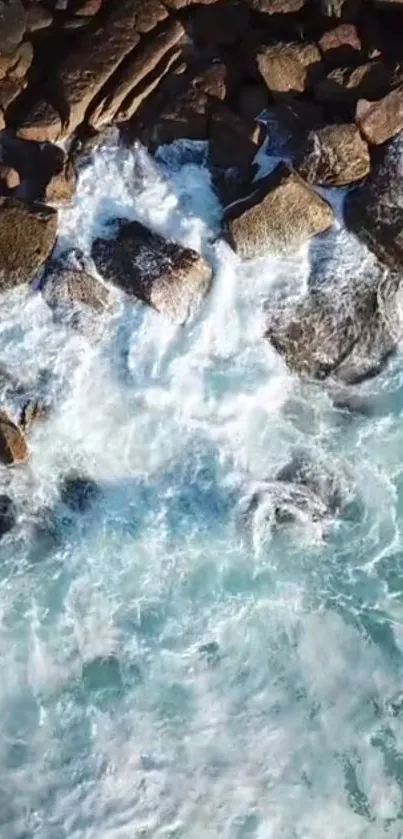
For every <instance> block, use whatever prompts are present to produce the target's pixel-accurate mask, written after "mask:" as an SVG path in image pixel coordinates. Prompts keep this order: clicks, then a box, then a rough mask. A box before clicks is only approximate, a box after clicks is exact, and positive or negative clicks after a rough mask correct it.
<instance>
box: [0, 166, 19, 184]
mask: <svg viewBox="0 0 403 839" xmlns="http://www.w3.org/2000/svg"><path fill="white" fill-rule="evenodd" d="M0 180H1V181H3V183H4V185H5V186H6V187H7V189H15V188H16V187H17V186H19V184H20V176H19V174H18V172H17V170H16V169H13V167H12V166H7V165H4V164H0Z"/></svg>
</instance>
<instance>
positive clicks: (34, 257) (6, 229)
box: [0, 198, 57, 291]
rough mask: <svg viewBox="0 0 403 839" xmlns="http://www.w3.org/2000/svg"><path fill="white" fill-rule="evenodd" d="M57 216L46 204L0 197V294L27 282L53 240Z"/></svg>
mask: <svg viewBox="0 0 403 839" xmlns="http://www.w3.org/2000/svg"><path fill="white" fill-rule="evenodd" d="M56 232H57V214H56V213H55V211H54V210H52V209H51V208H50V207H47V206H46V204H27V203H25V202H24V201H19V200H18V199H16V198H0V291H6V290H7V289H9V288H13V287H14V286H17V285H20V284H21V283H29V282H30V281H31V280H32V279H33V277H34V276H35V274H36V272H37V271H38V270H39V268H40V267H41V265H42V264H43V263H44V262H45V260H46V259H47V257H48V256H49V254H50V252H51V250H52V248H53V245H54V243H55V240H56Z"/></svg>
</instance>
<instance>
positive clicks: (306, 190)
mask: <svg viewBox="0 0 403 839" xmlns="http://www.w3.org/2000/svg"><path fill="white" fill-rule="evenodd" d="M226 221H227V225H228V230H229V234H230V240H231V242H232V244H233V245H234V247H235V250H236V251H237V253H239V254H240V256H242V257H246V258H251V257H252V258H253V257H257V256H263V255H265V254H267V253H287V252H289V251H292V250H294V249H295V248H298V247H299V246H300V245H301V244H302V243H303V242H305V241H306V240H307V239H310V238H311V237H312V236H315V235H316V234H317V233H323V232H324V231H325V230H327V229H328V228H329V227H331V225H332V222H333V211H332V208H331V207H330V205H329V204H328V203H327V201H324V200H323V198H321V197H320V196H319V195H317V193H316V192H314V190H313V189H312V188H311V187H310V186H309V185H308V184H307V183H306V182H305V181H304V180H303V179H302V178H301V177H300V176H299V175H298V174H297V173H296V172H295V171H293V169H291V168H290V167H289V166H287V165H286V164H284V163H280V164H279V165H278V166H277V167H276V169H275V170H274V172H272V173H271V174H270V175H268V177H266V178H264V179H262V180H261V181H258V182H257V183H256V184H252V191H251V192H250V193H249V195H247V196H245V197H242V198H241V199H240V200H238V201H236V202H234V203H233V204H231V205H230V206H229V207H227V209H226Z"/></svg>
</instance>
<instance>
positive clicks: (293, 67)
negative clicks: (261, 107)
mask: <svg viewBox="0 0 403 839" xmlns="http://www.w3.org/2000/svg"><path fill="white" fill-rule="evenodd" d="M256 61H257V66H258V68H259V71H260V74H261V76H262V78H263V79H264V81H265V83H266V85H267V87H268V89H269V90H270V91H271V93H272V94H273V95H284V94H288V95H296V94H300V93H304V91H305V90H307V89H308V88H309V87H310V86H311V85H312V83H313V82H314V81H315V80H316V79H317V78H318V76H320V75H322V73H323V63H322V57H321V54H320V52H319V50H318V48H317V46H316V44H313V43H309V42H302V43H290V44H274V45H272V46H266V47H261V48H260V50H259V52H258V54H257V58H256Z"/></svg>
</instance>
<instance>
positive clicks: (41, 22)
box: [26, 3, 53, 32]
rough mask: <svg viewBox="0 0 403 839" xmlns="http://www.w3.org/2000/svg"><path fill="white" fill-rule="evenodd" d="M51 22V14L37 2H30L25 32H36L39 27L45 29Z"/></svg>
mask: <svg viewBox="0 0 403 839" xmlns="http://www.w3.org/2000/svg"><path fill="white" fill-rule="evenodd" d="M52 23H53V15H52V13H51V12H50V11H49V10H48V9H45V7H44V6H40V5H39V3H31V5H30V6H28V9H27V18H26V27H27V32H37V31H38V30H39V29H47V27H48V26H51V25H52Z"/></svg>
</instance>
